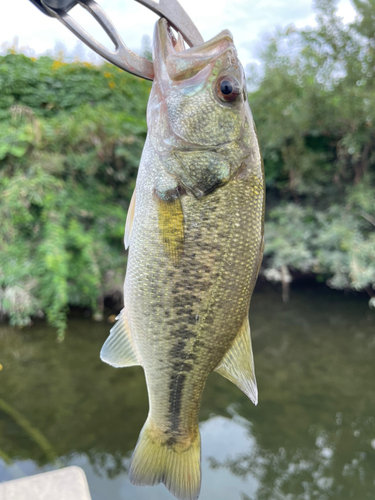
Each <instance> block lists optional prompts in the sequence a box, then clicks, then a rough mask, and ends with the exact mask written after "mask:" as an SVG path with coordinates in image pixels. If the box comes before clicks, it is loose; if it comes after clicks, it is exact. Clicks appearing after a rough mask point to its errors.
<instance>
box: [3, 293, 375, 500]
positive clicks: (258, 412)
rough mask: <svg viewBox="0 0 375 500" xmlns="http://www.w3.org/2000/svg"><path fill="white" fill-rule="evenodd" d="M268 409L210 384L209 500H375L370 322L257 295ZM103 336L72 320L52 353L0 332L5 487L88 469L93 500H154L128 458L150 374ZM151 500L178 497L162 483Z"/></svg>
mask: <svg viewBox="0 0 375 500" xmlns="http://www.w3.org/2000/svg"><path fill="white" fill-rule="evenodd" d="M251 325H252V331H253V344H254V351H255V358H256V359H255V361H256V369H257V378H258V384H259V393H260V402H259V406H258V407H257V408H255V407H254V406H253V405H252V404H251V403H250V402H249V401H248V400H247V398H246V397H245V396H243V395H242V393H241V392H240V391H239V390H238V389H237V388H235V387H234V386H232V385H231V384H230V383H229V382H228V381H227V380H225V379H223V378H221V377H219V376H218V375H216V374H213V375H212V376H211V377H210V379H209V381H208V384H207V388H206V391H205V395H204V401H203V406H202V411H201V432H202V447H203V449H202V457H203V463H202V467H203V485H202V495H201V499H202V500H212V499H215V500H227V499H228V498H231V499H238V500H249V499H251V500H285V499H286V500H310V499H311V500H312V499H319V500H326V499H327V500H328V499H332V498H334V499H336V498H337V499H338V498H340V500H345V499H352V498H355V499H361V500H362V499H363V500H364V499H370V498H371V499H373V498H374V497H375V392H374V380H375V366H374V363H373V359H374V354H375V314H374V312H372V311H370V310H368V309H367V303H366V300H362V299H361V298H353V297H351V298H346V297H343V296H342V295H339V294H335V293H329V292H328V291H326V290H325V289H324V288H322V289H320V288H319V289H311V290H304V291H298V290H295V292H294V296H293V297H292V301H291V303H290V304H288V305H286V306H285V305H283V304H282V303H281V300H280V296H279V295H278V294H277V293H275V292H274V291H272V290H269V289H266V290H263V291H262V290H260V291H258V292H257V294H256V295H255V296H254V300H253V305H252V312H251ZM107 331H108V325H105V324H104V325H103V324H97V323H92V322H90V321H83V320H72V321H71V323H70V330H69V333H68V335H67V339H66V341H65V342H64V343H63V344H57V343H56V342H55V339H54V335H53V333H52V332H51V331H50V330H48V329H47V328H46V327H45V326H41V325H39V326H35V327H33V328H32V329H31V330H25V331H22V332H19V331H13V330H12V329H10V328H1V329H0V363H1V364H2V365H3V370H2V371H1V372H0V464H1V465H0V480H8V479H12V478H15V477H22V476H24V475H30V474H33V473H35V472H38V471H40V470H49V469H52V468H56V467H59V466H61V465H71V464H76V465H80V466H82V467H83V468H84V469H85V471H86V474H87V476H88V480H89V485H90V490H91V494H92V497H93V499H94V500H99V499H103V498H110V499H111V500H120V499H121V498H132V499H134V500H143V499H144V500H146V498H148V499H149V498H150V494H151V490H149V489H147V488H135V487H132V486H131V485H130V483H129V481H128V479H127V470H128V464H129V457H130V455H131V452H132V450H133V448H134V446H135V443H136V440H137V437H138V433H139V431H140V429H141V427H142V425H143V422H144V420H145V418H146V415H147V409H148V404H147V393H146V386H145V382H144V377H143V372H142V369H141V368H137V367H135V368H129V369H125V370H114V369H112V368H111V367H109V366H107V365H105V364H103V363H101V362H100V360H99V358H98V353H99V350H100V347H101V344H102V342H103V341H104V339H105V337H106V336H107ZM152 498H153V500H159V499H160V500H167V499H171V498H172V497H171V496H170V495H169V493H168V492H167V491H166V490H165V488H164V487H162V486H160V487H157V488H154V489H153V490H152Z"/></svg>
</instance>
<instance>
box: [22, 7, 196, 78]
mask: <svg viewBox="0 0 375 500" xmlns="http://www.w3.org/2000/svg"><path fill="white" fill-rule="evenodd" d="M31 1H32V2H33V3H34V4H35V5H36V6H37V7H38V8H39V9H40V10H42V12H44V13H45V14H47V15H49V16H53V17H56V18H57V19H58V20H59V21H60V22H61V23H62V24H64V25H65V26H66V27H67V28H68V29H69V30H70V31H72V32H73V33H74V34H75V35H76V36H77V37H78V38H79V39H80V40H82V41H83V42H84V43H85V44H86V45H88V46H89V47H90V48H91V49H92V50H94V51H95V52H96V53H98V54H99V55H101V56H102V57H104V59H106V60H107V61H109V62H111V63H113V64H115V65H116V66H118V67H119V68H121V69H124V70H125V71H127V72H128V73H132V74H133V75H136V76H139V77H141V78H145V79H147V80H153V79H154V65H153V63H152V62H151V61H149V60H148V59H146V58H144V57H140V56H138V55H137V54H136V53H135V52H133V51H132V50H130V49H129V48H128V47H127V46H126V45H125V44H124V42H123V41H122V39H121V37H120V35H119V33H118V32H117V30H116V28H115V26H114V24H113V23H112V21H111V20H110V19H109V17H108V16H107V14H106V13H105V12H104V10H103V9H102V8H101V7H100V5H98V4H97V3H96V2H95V0H31ZM136 1H137V2H138V3H140V4H142V5H143V6H145V7H147V8H148V9H150V10H152V11H153V12H155V14H157V15H158V16H160V17H165V18H166V19H167V20H168V21H169V23H170V24H171V25H172V26H173V28H175V29H176V30H177V31H179V32H180V33H181V35H182V36H183V37H184V39H185V41H186V42H187V44H188V45H189V46H190V47H193V46H195V45H200V44H202V43H203V42H204V41H203V38H202V36H201V35H200V33H199V31H198V30H197V28H196V26H195V25H194V23H193V21H192V20H191V19H190V17H189V16H188V15H187V14H186V12H185V11H184V9H183V8H182V7H181V5H180V4H179V3H178V1H177V0H160V1H159V2H156V1H155V0H136ZM77 4H80V5H81V6H82V7H84V8H85V9H86V10H87V11H88V12H89V13H90V14H91V15H92V16H93V17H94V18H95V19H96V20H97V21H98V23H99V24H100V26H101V27H102V28H103V29H104V31H105V32H106V33H107V35H108V36H109V38H110V39H111V40H112V42H113V44H114V46H115V50H114V51H111V50H109V49H107V48H106V47H104V45H102V44H101V43H99V42H97V41H96V40H95V39H94V38H93V37H92V36H91V35H90V34H89V33H87V31H86V30H84V29H83V28H82V27H81V26H80V25H79V24H78V23H77V22H76V21H75V20H74V19H73V18H72V17H71V16H70V15H69V14H68V10H70V9H71V8H72V7H74V6H75V5H77Z"/></svg>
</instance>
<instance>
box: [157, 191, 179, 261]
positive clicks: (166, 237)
mask: <svg viewBox="0 0 375 500" xmlns="http://www.w3.org/2000/svg"><path fill="white" fill-rule="evenodd" d="M176 193H177V194H176V196H175V197H171V198H170V199H167V200H164V199H162V198H160V197H159V196H157V195H156V198H157V204H158V205H157V206H158V218H159V221H158V225H159V232H160V236H161V239H162V241H163V246H164V249H165V251H166V253H167V254H168V255H169V257H170V258H171V260H172V261H173V262H174V263H175V264H177V263H178V262H179V260H180V257H181V254H182V250H183V248H184V214H183V212H182V205H181V199H180V197H179V196H178V191H176Z"/></svg>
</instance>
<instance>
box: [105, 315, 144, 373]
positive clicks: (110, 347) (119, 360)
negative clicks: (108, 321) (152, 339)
mask: <svg viewBox="0 0 375 500" xmlns="http://www.w3.org/2000/svg"><path fill="white" fill-rule="evenodd" d="M100 358H101V360H102V361H104V362H105V363H108V364H109V365H112V366H114V367H115V368H123V367H125V366H135V365H140V364H141V363H140V362H139V360H138V358H137V355H136V353H135V351H134V348H133V345H132V340H131V336H130V331H129V326H128V323H127V321H126V318H125V312H124V309H123V310H122V311H121V312H120V314H119V315H118V316H117V323H116V324H115V326H114V327H113V328H112V329H111V332H110V335H109V337H108V338H107V340H106V341H105V342H104V345H103V347H102V350H101V351H100Z"/></svg>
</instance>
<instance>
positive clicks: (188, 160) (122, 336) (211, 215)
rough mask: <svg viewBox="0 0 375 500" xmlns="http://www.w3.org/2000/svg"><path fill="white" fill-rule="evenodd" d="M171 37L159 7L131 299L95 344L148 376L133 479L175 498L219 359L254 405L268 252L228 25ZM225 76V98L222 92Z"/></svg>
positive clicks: (194, 475) (255, 154)
mask: <svg viewBox="0 0 375 500" xmlns="http://www.w3.org/2000/svg"><path fill="white" fill-rule="evenodd" d="M176 47H177V45H174V43H173V38H172V36H171V34H170V30H169V27H168V25H167V22H166V21H165V20H163V19H162V20H160V21H159V22H158V23H157V25H156V30H155V37H154V68H155V80H154V84H153V88H152V91H151V95H150V101H149V106H148V127H149V134H148V137H147V140H146V144H145V147H144V150H143V154H142V159H141V163H140V167H139V172H138V177H137V183H136V188H135V192H134V194H133V199H132V202H131V204H130V207H129V213H128V220H127V226H126V231H125V234H126V245H129V257H128V267H127V273H126V279H125V289H124V302H125V307H124V311H123V313H122V314H121V315H120V317H119V319H118V323H117V324H116V326H115V327H114V328H113V329H112V330H111V335H110V337H109V338H108V340H107V341H106V343H105V344H104V346H103V349H102V353H101V356H102V359H103V360H104V361H106V362H108V363H110V364H112V365H113V366H117V367H119V366H131V365H135V364H139V365H141V366H142V367H143V369H144V372H145V376H146V382H147V390H148V395H149V404H150V411H149V415H148V418H147V421H146V423H145V425H144V427H143V429H142V431H141V434H140V437H139V440H138V444H137V446H136V449H135V451H134V454H133V458H132V462H131V467H130V473H129V475H130V480H131V481H132V482H133V483H134V484H138V485H154V484H158V483H159V482H163V483H164V484H165V485H166V487H167V488H168V489H169V490H170V491H171V492H172V493H173V494H174V495H175V496H176V497H177V498H178V499H179V500H195V499H196V498H197V497H198V495H199V490H200V483H201V472H200V434H199V428H198V413H199V408H200V404H201V399H202V394H203V390H204V386H205V383H206V380H207V377H208V375H209V374H210V373H211V372H212V371H214V370H216V371H217V372H218V373H220V374H221V375H223V376H224V377H226V378H228V379H229V380H231V381H232V382H233V383H235V384H236V385H237V386H238V387H239V388H240V389H241V390H243V392H245V394H247V395H248V396H249V397H250V398H251V399H252V401H253V402H254V403H255V404H257V388H256V380H255V374H254V363H253V355H252V349H251V340H250V327H249V320H248V311H249V305H250V299H251V295H252V292H253V289H254V285H255V282H256V278H257V275H258V271H259V266H260V262H261V258H262V251H263V249H262V244H263V219H264V192H265V189H264V173H263V165H262V160H261V156H260V151H259V145H258V140H257V137H256V132H255V127H254V123H253V119H252V116H251V112H250V109H249V106H248V103H247V100H246V92H245V88H246V87H245V85H246V83H245V78H244V72H243V69H242V67H241V65H240V63H239V62H238V60H237V56H236V52H235V48H234V45H233V40H232V38H231V35H230V33H229V32H228V31H224V32H222V34H220V35H218V36H217V37H215V38H214V39H213V40H211V41H210V42H206V44H203V45H202V46H200V47H194V48H192V49H189V50H183V45H182V44H181V45H179V46H178V47H179V50H180V52H177V48H176ZM169 56H170V57H172V62H171V59H170V58H169ZM195 57H196V60H197V66H196V68H195V67H194V61H195ZM178 58H181V59H182V62H181V64H180V63H179V61H178ZM184 58H185V59H186V61H187V62H186V61H185V62H184ZM202 61H204V63H203V62H202ZM172 63H173V64H172ZM176 68H177V69H176ZM184 71H185V72H186V73H184ZM176 75H177V76H176ZM184 77H185V78H184ZM173 78H177V79H175V80H173ZM220 78H221V79H224V80H225V82H226V83H225V88H232V91H233V92H235V93H234V96H233V97H231V96H229V97H228V96H227V95H224V96H221V95H220V94H218V90H217V89H218V88H219V91H220V85H219V83H220ZM228 79H229V80H228ZM228 81H229V82H233V85H232V84H231V83H230V86H228ZM218 82H219V83H218ZM218 85H219V87H218ZM237 88H238V91H237V90H236V89H237ZM233 89H234V90H233ZM228 99H232V102H231V101H230V100H229V101H228Z"/></svg>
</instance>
